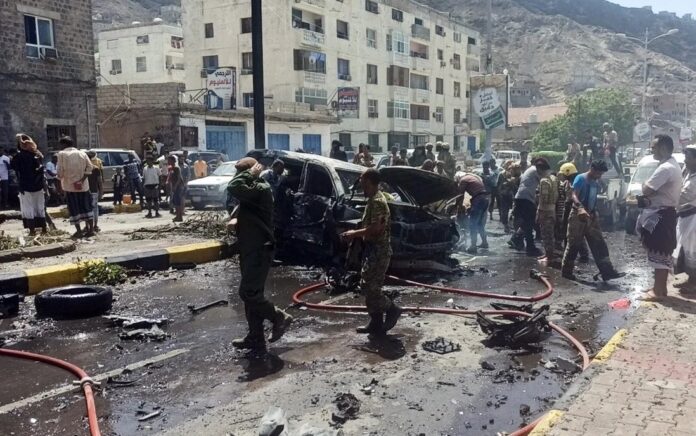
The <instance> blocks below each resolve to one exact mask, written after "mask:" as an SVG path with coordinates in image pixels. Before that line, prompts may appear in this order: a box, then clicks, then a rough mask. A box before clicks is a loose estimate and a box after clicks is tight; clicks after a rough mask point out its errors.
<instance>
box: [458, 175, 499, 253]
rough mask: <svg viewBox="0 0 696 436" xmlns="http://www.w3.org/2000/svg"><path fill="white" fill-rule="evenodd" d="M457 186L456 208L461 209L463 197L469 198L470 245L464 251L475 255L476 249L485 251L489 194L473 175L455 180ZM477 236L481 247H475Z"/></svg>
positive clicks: (479, 180) (477, 177) (479, 179)
mask: <svg viewBox="0 0 696 436" xmlns="http://www.w3.org/2000/svg"><path fill="white" fill-rule="evenodd" d="M455 181H456V182H457V185H458V186H459V193H460V194H461V196H460V197H459V201H458V206H459V207H461V205H462V202H463V200H464V195H465V194H469V196H470V197H471V207H470V208H469V235H470V237H471V245H470V246H469V248H468V249H467V250H466V252H467V253H469V254H476V252H477V249H478V248H483V249H487V248H488V239H487V238H486V218H487V217H488V214H487V213H488V206H489V204H490V201H491V196H490V193H489V192H488V191H487V190H486V187H485V185H484V184H483V180H482V179H481V178H480V177H479V176H477V175H474V174H464V175H462V176H461V177H459V178H458V180H455ZM478 235H481V245H479V246H478V247H477V246H476V241H477V238H478Z"/></svg>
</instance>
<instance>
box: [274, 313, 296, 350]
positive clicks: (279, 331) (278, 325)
mask: <svg viewBox="0 0 696 436" xmlns="http://www.w3.org/2000/svg"><path fill="white" fill-rule="evenodd" d="M292 321H293V317H292V316H290V315H288V314H287V313H285V312H284V311H282V310H280V309H276V316H275V319H274V320H273V329H272V330H271V336H270V337H269V338H268V342H276V341H277V340H279V339H280V338H282V337H283V335H284V334H285V331H286V330H287V329H288V327H290V324H292Z"/></svg>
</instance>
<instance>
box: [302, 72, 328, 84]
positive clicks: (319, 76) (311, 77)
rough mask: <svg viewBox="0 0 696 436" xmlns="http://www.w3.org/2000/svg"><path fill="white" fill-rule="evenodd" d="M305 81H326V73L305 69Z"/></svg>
mask: <svg viewBox="0 0 696 436" xmlns="http://www.w3.org/2000/svg"><path fill="white" fill-rule="evenodd" d="M304 81H305V83H320V84H323V83H326V74H325V73H317V72H314V71H304Z"/></svg>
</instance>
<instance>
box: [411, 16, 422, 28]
mask: <svg viewBox="0 0 696 436" xmlns="http://www.w3.org/2000/svg"><path fill="white" fill-rule="evenodd" d="M413 23H414V24H415V25H416V26H422V25H423V19H422V18H414V19H413Z"/></svg>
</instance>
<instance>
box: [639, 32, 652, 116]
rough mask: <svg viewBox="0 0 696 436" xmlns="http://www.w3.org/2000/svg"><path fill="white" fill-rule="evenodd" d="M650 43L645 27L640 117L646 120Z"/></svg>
mask: <svg viewBox="0 0 696 436" xmlns="http://www.w3.org/2000/svg"><path fill="white" fill-rule="evenodd" d="M648 44H650V33H649V29H648V28H647V27H646V28H645V46H644V47H643V95H642V96H641V99H640V118H641V119H642V120H643V121H645V100H646V98H647V95H648Z"/></svg>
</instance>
